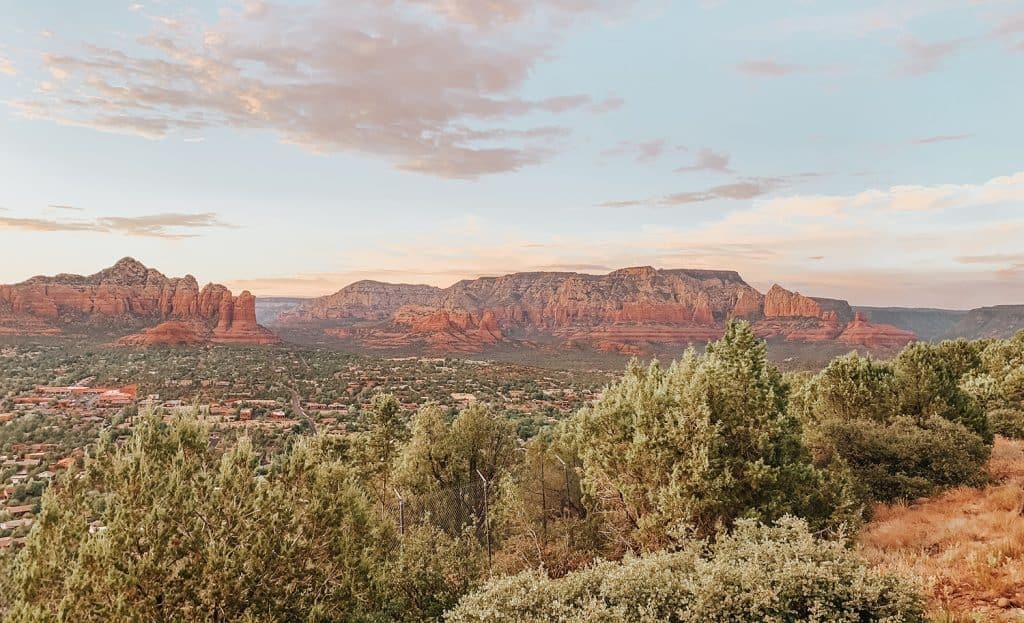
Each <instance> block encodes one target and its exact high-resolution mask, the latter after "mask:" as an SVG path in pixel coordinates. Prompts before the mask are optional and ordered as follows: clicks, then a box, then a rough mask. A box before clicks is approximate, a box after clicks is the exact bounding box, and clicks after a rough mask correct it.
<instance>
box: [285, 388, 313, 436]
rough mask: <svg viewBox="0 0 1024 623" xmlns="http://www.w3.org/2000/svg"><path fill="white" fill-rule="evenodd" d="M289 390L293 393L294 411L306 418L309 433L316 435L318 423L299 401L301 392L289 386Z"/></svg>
mask: <svg viewBox="0 0 1024 623" xmlns="http://www.w3.org/2000/svg"><path fill="white" fill-rule="evenodd" d="M288 391H290V392H291V393H292V411H294V412H295V413H296V414H297V415H300V416H302V418H303V419H304V420H306V424H309V433H310V434H311V435H316V424H315V423H314V422H313V418H311V417H309V415H308V414H307V413H306V410H305V409H303V408H302V403H301V402H300V401H299V392H297V391H295V390H294V389H292V388H291V387H289V388H288Z"/></svg>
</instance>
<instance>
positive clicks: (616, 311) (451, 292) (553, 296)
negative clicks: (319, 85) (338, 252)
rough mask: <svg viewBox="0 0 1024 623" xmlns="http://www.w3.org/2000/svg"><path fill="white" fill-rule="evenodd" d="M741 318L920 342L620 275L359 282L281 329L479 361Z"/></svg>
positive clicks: (675, 273) (648, 274) (779, 292)
mask: <svg viewBox="0 0 1024 623" xmlns="http://www.w3.org/2000/svg"><path fill="white" fill-rule="evenodd" d="M732 318H742V319H745V320H749V321H750V322H752V323H753V324H754V327H755V331H757V333H758V334H759V335H761V336H763V337H766V338H773V339H782V340H788V341H800V342H837V343H844V344H848V345H850V346H864V347H867V348H874V349H894V348H898V347H901V346H902V345H904V344H906V343H908V342H910V341H913V340H915V339H917V337H916V335H914V334H913V333H911V332H909V331H905V330H901V329H899V328H897V327H893V326H889V325H884V324H876V323H873V322H871V321H869V320H868V318H867V316H866V315H864V314H858V313H856V312H855V311H854V310H853V308H851V307H850V305H849V303H847V302H846V301H843V300H837V299H825V298H817V299H816V298H811V297H807V296H803V295H801V294H799V293H797V292H790V291H789V290H786V289H785V288H782V287H781V286H778V285H776V286H773V287H772V288H771V289H770V290H769V291H768V292H767V293H765V294H762V293H760V292H758V291H757V290H756V289H754V288H753V287H751V286H750V285H749V284H747V283H746V282H745V281H744V280H743V278H742V277H741V276H740V274H739V273H737V272H736V271H731V270H703V269H668V270H659V269H655V268H652V267H649V266H641V267H633V268H623V269H620V270H616V271H612V272H611V273H608V274H606V275H592V274H583V273H572V272H528V273H514V274H510V275H503V276H499V277H481V278H479V279H468V280H463V281H460V282H458V283H456V284H454V285H452V286H450V287H448V288H443V289H442V288H436V287H433V286H424V285H403V284H387V283H381V282H372V281H361V282H357V283H354V284H352V285H350V286H348V287H346V288H343V289H342V290H340V291H338V292H336V293H334V294H332V295H329V296H325V297H321V298H318V299H312V300H310V301H307V302H305V303H301V304H300V305H298V306H297V307H296V308H295V309H293V310H290V311H288V312H285V313H283V314H282V315H281V316H280V317H279V319H278V324H279V325H280V326H281V327H282V328H292V329H294V328H306V329H312V330H316V331H322V332H323V334H325V335H328V336H331V337H333V338H336V339H340V340H346V341H351V342H353V343H355V344H358V345H360V346H364V347H369V348H378V349H403V348H405V349H408V348H414V349H421V350H427V351H433V352H480V351H482V350H485V349H487V348H489V347H494V346H498V345H516V346H531V345H536V344H546V345H552V344H553V345H557V346H562V347H566V348H575V347H583V346H585V347H592V348H595V349H597V350H601V351H607V352H621V353H626V354H640V353H644V352H648V351H650V350H651V349H652V348H655V347H658V346H661V345H666V344H684V345H685V344H688V343H702V342H707V341H710V340H713V339H717V338H718V337H720V336H721V334H722V332H723V330H724V326H725V323H726V322H727V321H728V320H730V319H732Z"/></svg>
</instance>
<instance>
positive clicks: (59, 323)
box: [0, 258, 277, 344]
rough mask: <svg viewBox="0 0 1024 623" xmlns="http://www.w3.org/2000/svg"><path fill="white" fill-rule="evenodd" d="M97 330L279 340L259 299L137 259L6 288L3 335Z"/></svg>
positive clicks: (146, 339)
mask: <svg viewBox="0 0 1024 623" xmlns="http://www.w3.org/2000/svg"><path fill="white" fill-rule="evenodd" d="M225 310H229V313H228V317H227V318H225ZM158 325H159V328H160V330H159V331H156V330H155V329H156V328H157V326H158ZM164 325H166V326H164ZM91 328H102V329H107V330H118V329H127V330H139V329H143V331H142V332H141V333H139V334H137V335H135V336H132V338H131V339H127V338H126V339H125V340H122V342H123V343H137V344H148V343H186V344H190V343H203V342H207V341H216V342H232V343H235V342H238V343H255V344H265V343H271V342H274V341H277V338H276V337H275V336H274V335H273V334H272V333H271V332H270V331H268V330H267V329H265V328H263V327H260V326H259V325H257V324H256V309H255V299H254V298H253V297H252V295H251V294H249V293H248V292H243V293H242V295H241V296H239V297H237V298H235V297H233V296H232V294H231V292H230V291H229V290H228V289H227V288H225V287H224V286H222V285H218V284H207V285H205V286H203V287H202V288H200V287H199V284H198V282H197V281H196V279H195V277H193V276H191V275H187V276H185V277H182V278H169V277H166V276H164V275H163V274H162V273H160V272H159V271H157V270H154V269H152V268H147V267H146V266H144V265H143V264H142V263H140V262H138V261H137V260H134V259H132V258H124V259H122V260H120V261H118V262H117V263H116V264H114V265H113V266H111V267H110V268H107V269H105V270H102V271H100V272H98V273H96V274H93V275H88V276H83V275H71V274H60V275H56V276H53V277H33V278H31V279H29V280H27V281H23V282H22V283H18V284H14V285H3V286H0V334H5V335H55V334H60V333H64V332H67V331H68V330H75V331H78V330H85V329H91ZM146 329H149V330H146Z"/></svg>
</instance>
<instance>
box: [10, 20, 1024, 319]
mask: <svg viewBox="0 0 1024 623" xmlns="http://www.w3.org/2000/svg"><path fill="white" fill-rule="evenodd" d="M0 6H2V7H3V8H4V10H5V14H6V15H8V16H9V19H8V20H6V21H5V23H4V24H0V33H2V34H3V38H2V39H0V41H3V43H2V44H0V142H3V144H5V145H8V148H7V149H5V150H4V153H0V170H3V171H4V172H5V178H6V179H5V184H4V187H3V188H0V244H2V245H4V248H5V249H7V250H8V251H7V252H8V253H9V254H10V257H12V258H13V257H16V258H17V261H8V262H4V263H3V264H2V265H0V283H15V282H18V281H21V280H23V279H26V278H28V277H29V276H31V275H38V274H55V273H60V272H66V273H67V272H71V273H80V274H91V273H94V272H96V271H97V270H100V269H102V268H104V267H107V266H110V265H112V264H113V262H114V261H116V260H117V259H118V258H119V257H121V256H126V255H127V256H132V257H137V258H145V259H144V261H143V263H145V264H146V265H147V266H151V267H155V268H157V269H158V270H160V271H161V272H163V273H164V274H167V275H171V276H177V275H185V274H192V275H198V276H199V277H200V278H201V280H202V281H203V282H206V281H209V282H215V283H223V284H224V285H226V286H227V287H229V288H231V289H232V290H234V291H239V290H243V289H246V290H250V291H251V292H253V293H254V294H255V295H256V296H259V297H261V298H266V297H274V296H281V297H313V296H323V295H326V294H330V293H333V292H336V291H337V290H339V289H341V288H342V287H344V286H345V285H348V284H350V283H353V282H355V281H359V280H362V279H373V280H378V281H384V282H389V283H396V282H400V283H413V284H420V283H422V284H426V285H434V286H438V287H447V286H449V285H451V284H453V283H456V282H457V281H459V280H462V279H472V278H476V277H479V276H495V275H502V274H510V273H516V272H536V271H543V272H579V273H587V274H603V273H607V272H610V271H612V270H615V269H618V268H621V267H627V266H643V265H650V266H656V267H683V268H690V269H720V270H735V271H737V272H738V273H739V274H740V275H742V276H743V278H744V280H746V281H747V283H749V284H750V285H752V286H754V287H755V288H757V289H758V290H761V291H764V290H766V289H767V288H768V287H769V286H770V285H771V284H772V283H779V284H781V285H783V286H784V287H786V288H787V289H789V290H792V291H798V292H801V293H804V294H806V295H808V296H814V297H822V298H840V299H844V300H848V301H850V302H851V303H852V304H856V305H859V306H872V307H916V308H937V309H971V308H976V307H983V306H994V305H1005V304H1024V253H1022V252H1021V250H1020V243H1019V241H1020V240H1021V239H1022V238H1024V153H1022V152H1021V150H1020V145H1021V144H1022V142H1024V127H1022V126H1021V124H1020V123H1019V111H1020V110H1021V109H1022V108H1024V84H1022V83H1021V82H1020V81H1013V80H1010V79H1008V78H1009V77H1012V75H1016V74H1018V73H1021V71H1020V70H1021V69H1024V26H1022V24H1024V21H1022V20H1024V12H1022V11H1021V10H1020V8H1019V7H1015V6H1013V3H1006V2H1001V1H999V0H988V1H983V2H957V1H950V2H921V1H919V0H905V1H903V2H897V3H887V2H871V3H867V4H865V3H853V2H842V3H833V4H830V5H829V6H827V7H825V6H819V5H817V4H816V3H807V2H801V1H794V2H792V3H787V4H786V5H785V6H784V7H782V8H780V6H779V5H773V6H761V5H756V6H753V7H751V6H749V5H740V4H738V3H735V2H728V1H705V2H699V3H692V4H690V3H687V4H686V5H683V4H681V3H666V2H663V1H661V0H630V1H629V2H625V3H611V2H606V1H604V0H579V1H572V2H568V1H566V2H562V1H560V2H547V3H544V2H537V1H536V0H514V1H512V2H508V3H505V4H499V5H495V6H496V7H497V8H495V7H493V6H492V7H491V8H490V9H487V8H483V7H482V6H481V5H480V4H479V3H474V2H473V1H471V0H403V1H396V2H391V3H381V2H371V1H370V0H357V1H355V2H352V3H346V4H345V6H336V5H333V4H332V3H330V2H318V1H313V0H283V1H282V2H277V3H271V2H263V1H262V0H225V1H210V0H197V1H192V2H190V1H177V0H169V1H166V2H164V1H161V2H147V1H145V0H141V1H139V2H104V3H97V4H95V5H93V6H91V7H90V12H89V13H88V14H87V15H85V16H77V15H76V16H71V15H69V14H66V13H65V12H64V11H62V10H61V9H60V8H59V7H56V6H46V5H39V4H37V3H33V4H25V3H19V2H16V1H14V0H0ZM112 248H117V249H118V251H117V253H111V252H110V249H112ZM23 273H31V275H27V276H26V275H25V274H23Z"/></svg>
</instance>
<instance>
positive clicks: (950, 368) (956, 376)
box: [893, 342, 992, 443]
mask: <svg viewBox="0 0 1024 623" xmlns="http://www.w3.org/2000/svg"><path fill="white" fill-rule="evenodd" d="M964 350H965V349H963V348H961V347H960V345H958V343H956V342H953V343H943V344H939V345H936V344H928V343H926V342H914V343H912V344H909V345H907V346H906V347H904V349H903V350H902V351H900V354H899V355H897V356H896V358H895V359H894V360H893V370H894V372H895V374H896V385H897V393H898V396H899V405H898V408H899V411H900V413H901V414H903V415H906V416H909V417H912V418H915V419H917V420H920V421H923V420H926V419H928V418H930V417H932V416H937V417H941V418H945V419H947V420H950V421H951V422H959V423H960V424H963V425H964V427H966V428H967V429H968V430H970V431H973V432H974V433H976V434H977V435H979V436H980V437H981V438H982V439H984V440H985V441H986V442H987V443H992V431H991V430H990V429H989V426H988V418H986V417H985V412H984V411H983V410H982V408H981V406H980V405H979V404H978V403H977V402H976V401H975V400H974V399H973V398H972V397H971V396H970V395H969V394H968V393H967V392H965V391H964V390H963V389H962V388H961V387H960V383H961V380H962V378H963V377H964V375H965V374H967V373H969V372H970V371H971V369H970V367H969V366H968V365H967V363H965V361H964V358H965V357H966V355H965V354H964V352H963V351H964Z"/></svg>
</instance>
